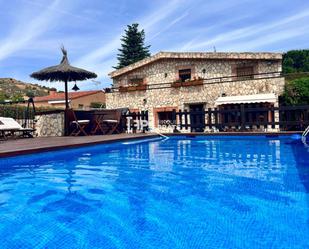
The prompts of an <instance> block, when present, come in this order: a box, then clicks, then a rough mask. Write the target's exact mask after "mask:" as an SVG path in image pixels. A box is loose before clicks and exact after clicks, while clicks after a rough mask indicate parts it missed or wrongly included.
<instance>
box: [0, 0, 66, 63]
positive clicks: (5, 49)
mask: <svg viewBox="0 0 309 249" xmlns="http://www.w3.org/2000/svg"><path fill="white" fill-rule="evenodd" d="M60 2H61V0H55V1H53V2H52V4H51V5H50V6H51V8H56V6H58V4H59V3H60ZM54 17H55V16H54V12H53V11H51V10H50V9H49V8H48V9H45V10H44V11H42V12H41V13H40V14H39V15H38V16H37V17H35V18H33V19H32V20H31V21H29V20H28V18H25V19H24V20H23V19H22V18H21V22H20V23H18V24H17V25H16V27H15V29H14V30H13V31H12V32H11V34H10V35H9V36H8V37H7V38H5V39H4V40H2V41H0V60H3V59H5V58H7V57H8V56H10V55H11V54H13V53H15V52H16V51H18V50H20V49H22V48H24V47H26V46H31V41H32V40H33V39H35V38H37V37H38V36H40V35H41V34H42V33H44V32H45V31H46V30H48V29H49V28H50V27H51V26H52V23H53V22H54V21H55V18H54Z"/></svg>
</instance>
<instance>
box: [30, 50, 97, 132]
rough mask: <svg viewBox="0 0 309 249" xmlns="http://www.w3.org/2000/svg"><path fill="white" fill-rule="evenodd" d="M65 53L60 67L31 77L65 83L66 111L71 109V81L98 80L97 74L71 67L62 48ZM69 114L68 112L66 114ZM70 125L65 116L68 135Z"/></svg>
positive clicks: (54, 67)
mask: <svg viewBox="0 0 309 249" xmlns="http://www.w3.org/2000/svg"><path fill="white" fill-rule="evenodd" d="M61 51H62V53H63V57H62V60H61V62H60V64H59V65H57V66H52V67H47V68H44V69H42V70H40V71H38V72H34V73H32V74H31V75H30V77H32V78H35V79H37V80H42V81H44V80H46V81H62V82H64V87H65V109H66V110H67V109H69V96H68V82H70V81H82V80H87V79H92V78H96V77H97V75H96V74H95V73H92V72H89V71H87V70H84V69H81V68H77V67H73V66H71V65H70V63H69V60H68V56H67V51H66V50H65V49H64V47H62V48H61ZM65 113H67V112H65ZM67 130H68V124H67V117H66V115H65V132H66V134H67Z"/></svg>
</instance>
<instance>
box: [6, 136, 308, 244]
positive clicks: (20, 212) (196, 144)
mask: <svg viewBox="0 0 309 249" xmlns="http://www.w3.org/2000/svg"><path fill="white" fill-rule="evenodd" d="M0 164H1V167H0V236H1V242H0V243H1V248H2V249H4V248H10V249H12V248H129V249H131V248H179V249H185V248H309V240H308V235H309V152H308V149H306V148H305V147H304V145H303V144H302V143H301V142H297V141H293V140H291V139H290V138H288V137H264V136H259V137H258V136H252V137H251V136H250V137H242V136H235V137H219V136H217V137H215V136H213V137H202V136H197V137H185V136H175V137H171V138H170V139H168V140H164V141H162V140H151V141H149V142H147V141H136V142H133V143H132V142H127V143H125V142H117V143H111V144H103V145H96V146H89V147H82V148H78V149H70V150H66V151H63V150H62V151H55V152H48V153H40V154H36V155H27V156H19V157H14V158H7V159H0Z"/></svg>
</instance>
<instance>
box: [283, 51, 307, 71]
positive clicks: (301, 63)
mask: <svg viewBox="0 0 309 249" xmlns="http://www.w3.org/2000/svg"><path fill="white" fill-rule="evenodd" d="M282 64H283V67H282V70H283V73H299V72H308V71H309V50H291V51H288V52H287V53H285V54H284V55H283V63H282Z"/></svg>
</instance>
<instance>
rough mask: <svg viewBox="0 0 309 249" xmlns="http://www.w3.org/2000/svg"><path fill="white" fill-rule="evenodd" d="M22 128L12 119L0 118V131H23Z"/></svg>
mask: <svg viewBox="0 0 309 249" xmlns="http://www.w3.org/2000/svg"><path fill="white" fill-rule="evenodd" d="M23 129H24V128H23V127H22V126H21V125H20V124H19V123H17V122H16V120H14V119H13V118H4V117H0V130H23Z"/></svg>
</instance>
